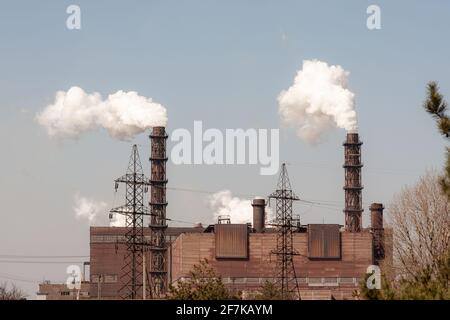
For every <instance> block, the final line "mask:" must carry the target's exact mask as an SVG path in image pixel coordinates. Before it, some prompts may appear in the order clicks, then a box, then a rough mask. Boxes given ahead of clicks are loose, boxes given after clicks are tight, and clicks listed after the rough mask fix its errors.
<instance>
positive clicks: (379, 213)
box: [370, 203, 384, 264]
mask: <svg viewBox="0 0 450 320" xmlns="http://www.w3.org/2000/svg"><path fill="white" fill-rule="evenodd" d="M383 209H384V207H383V204H382V203H372V204H371V205H370V222H371V229H372V237H373V260H374V264H379V263H380V260H383V259H384V229H383Z"/></svg>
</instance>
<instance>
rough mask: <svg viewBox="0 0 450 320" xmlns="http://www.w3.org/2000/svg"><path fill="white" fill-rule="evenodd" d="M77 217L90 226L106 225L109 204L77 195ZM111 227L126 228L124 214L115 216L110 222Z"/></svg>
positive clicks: (75, 200) (75, 210)
mask: <svg viewBox="0 0 450 320" xmlns="http://www.w3.org/2000/svg"><path fill="white" fill-rule="evenodd" d="M73 210H74V212H75V217H76V218H77V219H80V220H86V221H87V222H88V223H89V225H105V223H106V221H107V219H108V216H109V209H108V204H107V203H106V202H104V201H98V200H95V199H91V198H87V197H83V196H81V195H80V194H79V193H76V194H75V196H74V207H73ZM109 226H111V227H125V216H124V215H122V214H114V216H113V218H112V219H111V220H110V221H109Z"/></svg>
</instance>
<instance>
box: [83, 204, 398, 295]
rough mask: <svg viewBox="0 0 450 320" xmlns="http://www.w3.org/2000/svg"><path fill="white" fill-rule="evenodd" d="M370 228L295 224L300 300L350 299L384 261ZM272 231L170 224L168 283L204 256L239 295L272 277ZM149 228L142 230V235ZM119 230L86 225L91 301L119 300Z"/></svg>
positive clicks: (375, 212)
mask: <svg viewBox="0 0 450 320" xmlns="http://www.w3.org/2000/svg"><path fill="white" fill-rule="evenodd" d="M371 208H372V212H371V216H372V222H373V223H379V221H380V220H379V219H378V218H379V217H380V215H381V214H382V206H380V205H377V204H374V205H372V207H371ZM254 210H255V207H254ZM257 219H258V217H257V216H256V214H255V217H254V222H253V225H255V224H257V223H258V222H257V221H255V220H257ZM377 219H378V220H377ZM381 221H382V220H381ZM377 227H380V226H379V225H377ZM381 228H382V227H381ZM376 230H377V229H376V228H373V226H372V227H371V228H367V229H362V230H361V231H360V232H348V231H345V230H344V228H343V227H342V226H340V225H337V224H310V225H307V226H303V227H300V228H298V229H297V230H296V231H295V232H294V235H293V240H294V249H295V250H296V251H297V253H298V254H297V255H296V256H294V265H295V269H296V275H297V281H298V284H299V287H300V294H301V298H302V299H332V298H333V299H352V293H353V291H354V290H355V289H357V288H358V286H359V282H360V280H361V279H362V278H363V277H364V274H365V273H366V270H367V267H368V266H369V265H372V264H381V263H382V261H383V260H384V258H382V257H378V258H377V253H376V250H375V249H376V247H379V246H380V244H379V243H378V242H377V241H378V238H377V232H376ZM274 231H275V230H274V229H271V228H268V229H266V228H264V225H263V226H262V229H261V230H259V232H256V230H255V229H254V228H252V227H251V226H250V225H245V224H216V225H211V226H209V227H207V228H203V227H201V226H199V227H194V228H173V227H170V228H168V230H167V235H166V237H167V240H168V242H169V243H170V245H169V250H168V257H167V258H168V259H167V260H168V266H169V268H168V270H167V271H168V282H169V283H171V284H175V283H176V282H177V281H180V280H183V279H185V278H187V277H188V276H189V271H191V270H192V267H193V266H194V265H195V264H198V262H199V261H200V260H201V259H208V261H209V262H210V264H211V265H212V266H213V267H214V268H215V269H216V271H217V272H218V273H219V274H220V275H221V276H222V278H223V281H224V283H225V285H226V286H227V287H228V288H229V289H230V290H234V291H236V292H237V291H243V293H244V296H245V294H246V293H249V292H251V291H255V290H258V289H260V288H261V286H262V285H263V284H264V282H265V281H266V280H269V281H271V280H275V279H273V277H274V274H275V267H276V264H275V263H276V258H275V256H274V255H273V254H271V251H272V250H273V249H274V248H275V247H276V233H275V232H274ZM149 232H150V230H149V229H148V228H145V234H146V237H148V236H149ZM124 233H125V228H118V227H91V229H90V234H91V239H90V242H91V244H90V256H91V259H90V264H91V266H90V279H91V283H90V297H91V298H93V299H96V298H101V299H118V298H120V296H119V294H118V292H119V289H120V287H121V284H120V281H119V279H120V274H121V272H123V270H122V266H123V257H124V253H125V244H124V239H123V237H124ZM382 239H384V238H382ZM383 242H384V241H383ZM389 243H390V241H389ZM382 247H383V251H385V252H386V254H385V256H386V257H388V258H390V255H391V252H392V251H391V249H390V248H388V247H386V246H385V245H384V244H382ZM147 255H148V253H147ZM147 261H148V260H147ZM99 277H100V279H101V282H100V287H99V286H98V279H99Z"/></svg>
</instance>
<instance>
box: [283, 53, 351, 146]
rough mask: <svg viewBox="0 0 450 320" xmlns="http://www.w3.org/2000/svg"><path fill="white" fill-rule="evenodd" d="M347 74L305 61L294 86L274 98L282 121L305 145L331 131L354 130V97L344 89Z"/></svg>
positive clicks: (322, 63)
mask: <svg viewBox="0 0 450 320" xmlns="http://www.w3.org/2000/svg"><path fill="white" fill-rule="evenodd" d="M349 74H350V73H349V72H348V71H345V70H344V69H343V68H342V67H341V66H334V65H332V66H329V65H328V64H327V63H326V62H322V61H318V60H305V61H303V67H302V69H301V70H299V71H298V72H297V75H296V77H295V79H294V84H293V85H292V86H291V87H290V88H289V89H287V90H285V91H282V92H281V93H280V95H279V96H278V104H279V113H280V116H281V119H282V121H283V122H284V123H285V124H286V125H288V126H291V127H294V128H296V129H297V134H298V136H299V137H300V138H302V139H303V140H305V141H307V142H309V143H317V142H319V141H320V139H321V137H322V134H323V133H325V132H326V131H328V130H329V129H331V128H335V127H338V128H343V129H345V130H347V131H356V130H357V121H356V111H355V102H354V98H355V95H354V94H353V93H352V92H351V91H350V90H348V89H347V80H348V76H349Z"/></svg>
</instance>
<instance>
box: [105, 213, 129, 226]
mask: <svg viewBox="0 0 450 320" xmlns="http://www.w3.org/2000/svg"><path fill="white" fill-rule="evenodd" d="M125 220H126V217H125V215H123V214H119V213H115V214H114V216H113V218H112V219H111V220H110V222H109V226H110V227H125V223H126V221H125Z"/></svg>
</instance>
